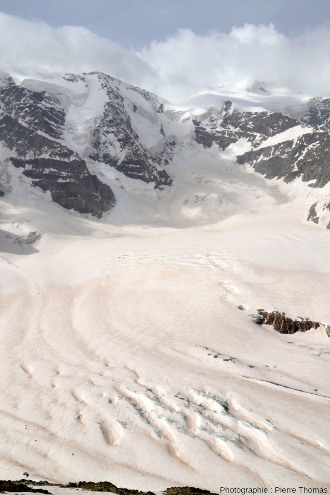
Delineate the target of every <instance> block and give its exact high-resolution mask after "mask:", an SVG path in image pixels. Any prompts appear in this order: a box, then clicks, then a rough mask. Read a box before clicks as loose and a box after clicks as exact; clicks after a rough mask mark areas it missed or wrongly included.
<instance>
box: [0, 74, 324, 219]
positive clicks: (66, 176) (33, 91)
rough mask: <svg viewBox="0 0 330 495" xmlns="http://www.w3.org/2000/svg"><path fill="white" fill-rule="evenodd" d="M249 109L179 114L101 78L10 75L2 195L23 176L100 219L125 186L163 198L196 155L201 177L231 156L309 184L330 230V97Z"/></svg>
mask: <svg viewBox="0 0 330 495" xmlns="http://www.w3.org/2000/svg"><path fill="white" fill-rule="evenodd" d="M221 101H222V100H221ZM251 101H252V100H251ZM265 107H267V105H265ZM244 108H248V107H246V106H243V107H242V106H239V107H236V106H235V105H234V103H233V102H232V101H230V100H223V101H222V103H221V104H219V105H218V106H217V107H203V108H201V109H198V111H196V109H195V110H194V109H193V108H184V107H175V106H172V105H170V104H169V103H168V102H166V101H165V100H163V99H162V98H160V97H158V96H156V95H154V94H152V93H149V92H147V91H144V90H143V89H140V88H137V87H134V86H131V85H129V84H125V83H124V82H122V81H119V80H118V79H115V78H113V77H110V76H108V75H105V74H101V73H90V74H81V75H73V74H64V75H57V76H56V77H55V76H54V78H50V79H49V80H38V79H23V80H21V79H17V77H16V78H15V77H10V76H9V75H4V76H2V77H0V197H3V196H4V195H6V194H7V189H9V188H6V183H5V181H4V180H3V178H2V175H4V174H5V175H8V176H13V177H17V176H18V177H21V176H22V175H23V176H24V183H25V184H30V186H32V187H37V188H39V190H42V191H43V192H48V193H50V194H49V195H48V196H50V197H51V199H52V200H53V201H55V202H56V203H58V204H60V205H61V206H62V207H64V208H67V209H74V210H75V211H78V212H80V213H90V214H92V215H94V216H96V217H98V218H100V217H101V216H102V215H103V214H104V213H105V212H108V211H110V210H111V209H112V208H113V206H114V205H115V203H116V197H115V196H117V197H118V199H119V198H120V197H121V191H119V194H118V188H120V187H121V188H122V189H125V187H126V188H130V190H134V191H140V192H142V194H143V193H144V192H145V191H151V192H152V194H153V195H154V196H156V192H158V191H154V189H156V190H167V191H168V192H169V191H170V190H171V187H173V186H174V187H173V189H175V186H176V185H177V184H178V183H179V182H180V180H181V179H182V177H181V176H180V174H182V171H181V169H180V167H181V163H182V162H184V160H185V158H186V155H187V153H188V152H189V150H190V149H194V150H196V152H197V154H198V156H200V172H201V174H203V171H204V170H205V165H204V161H205V162H207V160H209V157H210V156H211V153H213V152H214V155H216V156H219V157H220V158H221V157H222V156H223V157H224V160H226V159H227V158H226V157H227V156H228V155H231V156H232V157H233V159H234V160H235V159H236V160H237V164H238V165H239V167H238V170H239V171H240V170H243V171H244V170H245V169H246V168H249V169H250V171H253V172H254V173H255V172H257V173H259V174H262V175H263V176H264V177H265V178H266V179H272V180H274V179H278V180H279V181H282V182H286V183H290V182H293V181H295V180H296V179H298V181H301V182H305V183H307V184H306V186H303V189H304V188H305V189H304V190H306V188H307V187H313V188H314V191H313V205H312V206H311V203H312V201H310V202H309V203H308V204H307V205H306V211H305V218H306V219H307V220H308V221H311V222H314V223H316V224H319V225H321V226H328V228H330V222H329V220H330V213H329V211H330V206H329V205H330V203H329V198H330V196H329V194H328V193H327V192H326V191H328V189H326V186H327V185H328V184H329V182H330V167H329V163H330V152H329V149H330V124H329V122H330V99H329V98H312V99H310V100H308V103H307V104H304V106H303V107H302V108H300V107H299V108H298V109H297V108H295V107H292V108H291V109H290V108H289V107H283V108H282V107H280V108H279V109H278V111H273V110H265V109H263V107H260V108H259V107H256V106H255V105H254V106H253V105H252V110H246V109H245V110H244ZM269 108H271V107H269ZM298 110H299V111H298ZM297 115H298V116H297ZM230 146H231V148H229V147H230ZM209 148H213V150H212V151H211V153H210V150H209ZM228 148H229V150H228ZM204 157H205V160H204ZM13 166H14V168H13ZM15 168H16V170H15ZM2 172H3V173H2ZM128 179H129V180H128ZM186 180H187V179H186V177H184V181H186ZM189 180H190V179H189ZM116 181H117V182H116ZM7 182H8V181H7ZM12 182H14V183H15V179H14V180H13V181H12ZM118 182H120V185H119V184H118ZM122 182H123V184H124V185H122ZM181 183H182V181H181ZM128 184H129V186H128ZM316 189H319V191H320V193H318V192H317V191H315V190H316ZM113 191H114V192H113ZM324 191H325V192H324ZM165 196H166V193H164V194H163V196H162V197H165ZM307 196H308V194H307ZM119 201H120V199H119Z"/></svg>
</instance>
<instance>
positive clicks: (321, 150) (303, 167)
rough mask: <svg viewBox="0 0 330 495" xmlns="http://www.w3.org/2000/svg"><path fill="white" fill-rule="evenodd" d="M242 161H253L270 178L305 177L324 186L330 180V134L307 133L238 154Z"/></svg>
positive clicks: (304, 179)
mask: <svg viewBox="0 0 330 495" xmlns="http://www.w3.org/2000/svg"><path fill="white" fill-rule="evenodd" d="M237 162H238V163H239V164H245V163H246V164H251V165H252V166H253V168H254V169H255V170H256V171H257V172H260V173H261V174H263V175H265V177H266V178H267V179H273V178H275V177H276V178H282V179H284V181H285V182H291V181H293V180H294V179H296V178H297V177H301V178H302V180H303V181H304V182H308V181H312V180H313V181H314V183H313V184H311V187H323V186H325V185H326V184H327V183H328V182H329V181H330V135H329V134H328V133H326V132H312V133H310V134H304V135H302V136H301V137H300V138H298V139H297V141H296V142H294V141H284V142H282V143H279V144H276V145H274V146H267V147H265V148H261V149H259V150H254V151H248V152H247V153H244V154H243V155H240V156H238V157H237Z"/></svg>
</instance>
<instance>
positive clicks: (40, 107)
mask: <svg viewBox="0 0 330 495" xmlns="http://www.w3.org/2000/svg"><path fill="white" fill-rule="evenodd" d="M0 110H1V113H4V114H6V115H7V116H9V117H11V118H12V119H13V120H16V121H18V122H20V123H21V124H23V125H25V126H27V127H28V128H29V129H33V130H35V131H42V132H44V133H45V134H47V135H48V136H50V137H52V138H55V139H60V138H61V137H62V134H63V130H64V124H65V112H64V109H63V108H62V105H61V103H60V101H59V100H58V99H57V98H56V97H55V96H53V95H49V94H47V93H46V92H45V91H42V92H37V91H31V90H29V89H26V88H24V87H22V86H18V85H16V84H15V82H14V81H13V79H12V78H7V79H6V80H5V81H4V84H2V85H0Z"/></svg>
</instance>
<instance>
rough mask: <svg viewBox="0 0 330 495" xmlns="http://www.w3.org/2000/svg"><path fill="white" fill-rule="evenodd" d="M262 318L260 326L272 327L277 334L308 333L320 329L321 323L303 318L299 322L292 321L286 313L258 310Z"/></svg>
mask: <svg viewBox="0 0 330 495" xmlns="http://www.w3.org/2000/svg"><path fill="white" fill-rule="evenodd" d="M258 314H259V316H260V320H259V321H258V323H259V324H262V323H265V324H266V325H272V326H273V327H274V329H275V330H277V332H280V333H286V334H292V333H296V332H307V331H308V330H310V329H311V328H318V327H319V326H320V325H321V323H319V322H317V321H311V320H309V319H308V318H301V319H299V320H292V319H291V318H289V317H288V316H285V313H280V312H279V311H271V312H268V311H265V310H263V309H258Z"/></svg>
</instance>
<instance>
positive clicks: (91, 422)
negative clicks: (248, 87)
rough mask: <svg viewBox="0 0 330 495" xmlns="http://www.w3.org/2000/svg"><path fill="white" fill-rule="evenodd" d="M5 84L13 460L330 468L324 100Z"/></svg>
mask: <svg viewBox="0 0 330 495" xmlns="http://www.w3.org/2000/svg"><path fill="white" fill-rule="evenodd" d="M253 90H254V91H257V90H258V88H257V89H256V88H253ZM0 91H1V101H2V106H1V118H2V123H1V128H0V130H1V133H0V138H1V142H2V148H1V165H0V184H1V187H0V190H1V191H2V192H3V195H2V196H1V198H0V204H1V214H0V248H1V253H0V270H1V277H0V293H1V298H0V306H1V311H0V321H1V324H0V331H1V373H2V377H3V380H2V381H1V384H0V401H1V406H0V417H1V421H0V430H1V436H2V438H3V441H2V442H1V443H0V458H1V462H0V477H1V478H3V479H8V478H21V477H22V476H23V473H24V472H26V471H27V472H28V473H29V474H30V476H31V477H33V478H41V479H45V478H46V479H49V480H56V481H60V482H67V481H73V480H95V481H96V480H110V481H112V482H113V483H115V484H116V485H118V486H126V487H132V488H139V489H143V490H161V489H163V488H165V487H168V486H177V485H192V486H199V487H201V488H207V489H210V490H212V491H215V492H218V490H219V486H220V485H222V486H229V487H234V486H236V487H261V486H262V487H269V488H271V487H274V486H282V487H285V488H288V487H299V486H304V487H311V488H315V487H326V486H330V477H329V472H330V469H329V467H330V437H329V432H330V428H329V415H328V408H329V400H330V389H329V383H328V382H329V380H328V376H329V357H330V339H329V337H328V336H327V333H326V329H325V326H324V325H327V324H330V312H329V304H328V300H327V297H326V294H328V293H329V290H330V281H329V272H330V265H329V257H328V246H329V240H328V233H329V231H328V230H326V229H325V228H323V229H322V228H320V226H324V227H326V226H327V225H328V224H329V221H330V213H329V211H328V209H327V208H326V207H325V205H326V204H327V201H328V202H329V203H330V201H329V200H328V199H327V198H328V197H329V193H330V191H329V181H328V175H327V174H328V169H329V167H328V165H327V163H328V162H327V156H328V155H327V153H328V145H327V142H328V141H327V140H328V139H329V137H328V136H329V135H328V129H327V125H328V124H327V118H328V112H329V113H330V106H329V105H328V102H327V99H321V100H319V99H318V100H310V99H308V100H307V99H305V98H303V97H301V98H300V97H297V99H296V100H295V103H297V105H295V106H294V107H290V108H288V107H287V105H288V104H289V103H290V105H292V102H293V100H292V99H291V100H290V101H289V100H288V99H285V98H283V99H282V103H283V106H285V107H286V108H285V109H281V107H280V105H279V103H278V100H276V101H277V103H276V107H275V106H272V105H273V103H272V102H271V98H272V97H273V96H274V95H273V96H272V95H268V98H269V99H268V100H267V95H266V96H265V97H264V100H263V101H264V103H263V105H259V103H258V105H257V106H255V105H253V104H248V105H246V106H245V107H243V106H240V105H239V104H238V103H237V102H236V103H235V104H234V105H233V104H232V103H231V102H230V101H229V100H230V98H226V99H225V100H224V101H223V102H222V103H221V105H218V106H217V107H214V108H196V107H194V108H187V107H185V108H184V107H182V108H177V107H173V106H171V105H170V104H169V103H167V102H165V101H163V100H161V99H159V98H158V97H156V96H155V95H151V94H150V93H147V92H145V91H143V90H141V89H139V88H133V87H131V86H129V85H126V84H125V83H123V82H121V81H118V80H115V79H113V78H110V77H108V76H105V75H102V74H83V75H80V76H74V75H65V76H61V75H54V76H53V77H51V76H50V75H48V76H47V77H44V78H42V77H40V78H39V79H38V80H35V79H33V80H27V79H22V78H20V77H19V76H15V77H13V78H12V79H8V77H7V76H5V77H4V78H3V79H2V83H1V87H0ZM258 91H259V90H258ZM253 94H254V96H253V95H252V96H251V92H250V93H246V94H244V95H243V96H242V100H243V99H244V100H245V102H246V101H248V100H249V98H250V99H251V98H252V99H253V98H257V96H255V95H258V93H253ZM275 96H276V95H275ZM276 98H279V97H278V95H277V96H276ZM294 98H296V96H295V97H294ZM298 100H299V102H298ZM267 101H268V103H269V105H270V106H268V107H267ZM298 103H299V104H298ZM328 109H329V110H328ZM34 186H36V187H34ZM311 186H313V187H311ZM314 186H315V187H314ZM308 211H309V216H310V218H309V219H310V220H313V222H314V223H313V222H312V223H311V222H307V216H308ZM96 217H100V218H98V219H97V218H96ZM316 222H318V223H319V225H315V223H316ZM240 305H242V306H243V307H244V308H245V309H244V310H240V309H238V306H240ZM260 307H261V308H264V309H266V310H268V311H271V310H274V309H278V310H280V311H285V312H286V314H288V315H289V316H291V317H294V318H297V317H299V316H300V317H309V318H311V319H313V320H315V321H320V322H322V323H323V324H324V325H322V326H321V327H320V328H318V329H316V330H311V331H309V332H307V333H305V334H299V333H297V334H295V335H289V336H288V335H281V334H279V333H277V332H275V331H274V330H273V329H272V328H271V327H267V326H265V325H264V326H258V325H256V324H255V323H254V322H253V320H252V318H251V316H250V315H251V314H253V313H255V311H256V310H257V309H258V308H260Z"/></svg>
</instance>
